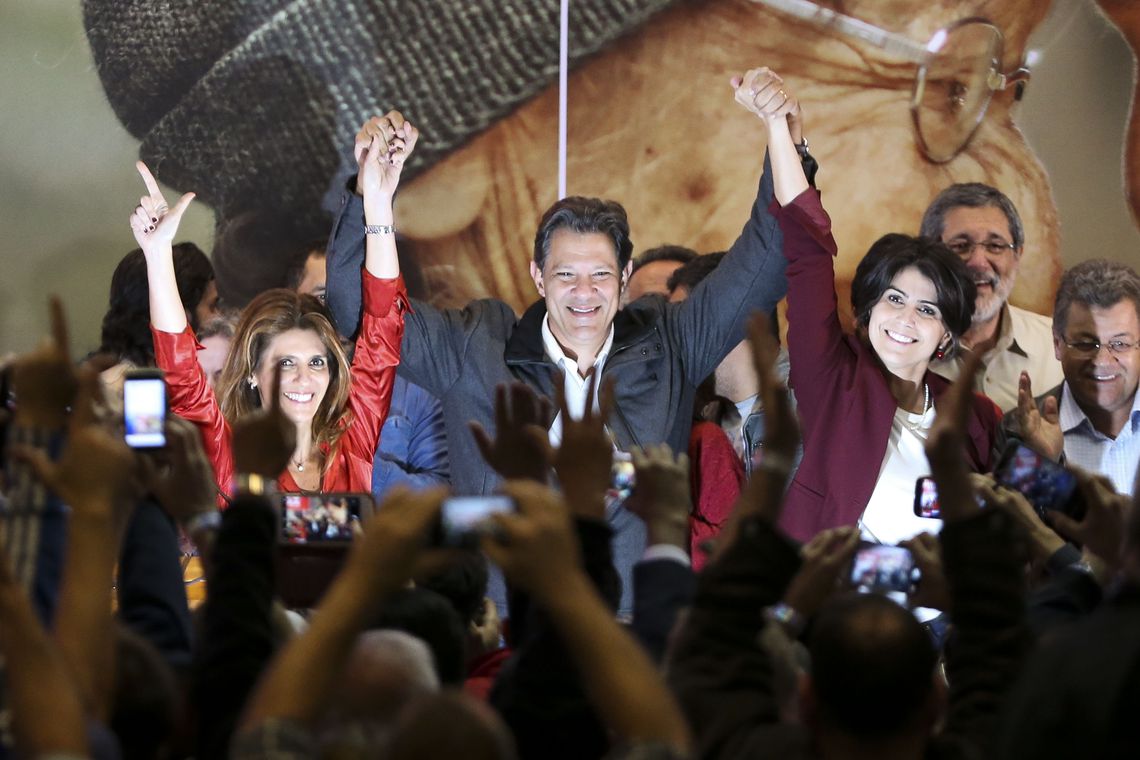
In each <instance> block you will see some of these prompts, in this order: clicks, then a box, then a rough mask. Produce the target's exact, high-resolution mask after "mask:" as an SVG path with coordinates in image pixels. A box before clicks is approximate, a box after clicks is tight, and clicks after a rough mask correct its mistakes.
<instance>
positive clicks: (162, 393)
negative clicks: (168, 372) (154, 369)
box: [123, 373, 166, 449]
mask: <svg viewBox="0 0 1140 760" xmlns="http://www.w3.org/2000/svg"><path fill="white" fill-rule="evenodd" d="M123 422H124V424H125V427H126V441H127V445H128V446H131V447H133V448H136V449H158V448H162V447H163V446H165V445H166V433H165V430H164V428H165V426H166V381H164V380H163V379H162V375H161V374H158V373H148V374H145V375H131V374H128V375H127V377H126V379H125V380H124V381H123Z"/></svg>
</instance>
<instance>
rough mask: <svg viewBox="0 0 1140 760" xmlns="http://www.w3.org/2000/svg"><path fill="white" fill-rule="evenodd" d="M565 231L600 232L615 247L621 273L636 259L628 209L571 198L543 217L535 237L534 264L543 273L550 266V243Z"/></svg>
mask: <svg viewBox="0 0 1140 760" xmlns="http://www.w3.org/2000/svg"><path fill="white" fill-rule="evenodd" d="M561 229H567V230H570V231H571V232H576V233H578V234H579V235H585V234H588V233H591V232H599V233H601V234H603V235H606V236H607V237H609V239H610V240H611V241H612V242H613V244H614V255H615V256H617V263H618V269H619V270H622V269H625V265H626V264H628V263H629V259H630V256H632V255H633V241H631V240H630V239H629V220H628V219H627V218H626V215H625V209H624V208H622V205H621V204H620V203H618V202H617V201H607V200H603V199H601V198H583V197H582V196H580V195H571V196H568V197H566V198H563V199H562V200H560V201H558V202H557V203H555V204H554V205H553V206H551V207H550V208H548V209H547V210H546V213H545V214H543V215H542V221H541V222H539V224H538V232H536V233H535V235H534V263H535V264H536V265H537V266H538V268H539V269H542V268H543V267H544V266H545V264H546V257H547V255H548V254H549V253H550V241H551V239H552V238H553V237H554V233H555V232H557V231H558V230H561Z"/></svg>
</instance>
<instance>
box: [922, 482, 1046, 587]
mask: <svg viewBox="0 0 1140 760" xmlns="http://www.w3.org/2000/svg"><path fill="white" fill-rule="evenodd" d="M970 480H971V481H972V482H973V483H974V488H975V490H976V491H977V493H978V496H979V497H981V499H982V501H984V502H985V504H986V505H987V506H991V507H995V508H997V509H1000V510H1001V511H1003V512H1005V513H1006V514H1007V515H1009V516H1010V517H1012V518H1013V520H1014V522H1017V523H1019V524H1020V525H1021V526H1022V527H1023V528H1024V529H1025V533H1026V535H1027V536H1028V537H1029V550H1030V552H1031V553H1032V554H1033V557H1034V558H1035V559H1037V560H1039V561H1041V562H1044V561H1046V560H1048V559H1049V558H1050V557H1051V556H1053V554H1054V553H1055V552H1056V551H1057V550H1058V549H1060V548H1061V547H1062V546H1064V545H1065V540H1064V539H1062V538H1061V537H1060V536H1058V535H1057V534H1056V532H1054V531H1053V529H1052V528H1050V527H1049V526H1048V525H1046V524H1045V523H1044V522H1042V521H1041V518H1040V517H1038V515H1037V510H1036V509H1034V508H1033V505H1032V504H1030V503H1029V501H1028V500H1027V499H1026V498H1025V497H1024V496H1023V495H1022V494H1021V492H1020V491H1017V490H1015V489H1013V488H1005V487H1003V486H999V485H997V484H996V483H995V482H994V481H993V479H992V478H990V477H989V476H988V475H981V474H978V473H970ZM924 572H925V571H924ZM927 606H931V605H927Z"/></svg>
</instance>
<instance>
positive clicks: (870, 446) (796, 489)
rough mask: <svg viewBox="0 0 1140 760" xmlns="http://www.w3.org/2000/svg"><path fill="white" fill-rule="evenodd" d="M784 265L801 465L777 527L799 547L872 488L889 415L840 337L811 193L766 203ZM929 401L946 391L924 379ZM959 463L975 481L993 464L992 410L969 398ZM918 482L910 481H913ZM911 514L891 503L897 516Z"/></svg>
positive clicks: (880, 390)
mask: <svg viewBox="0 0 1140 760" xmlns="http://www.w3.org/2000/svg"><path fill="white" fill-rule="evenodd" d="M772 212H773V214H775V215H776V217H777V219H779V222H780V229H782V230H783V233H784V256H785V257H786V258H787V260H788V268H787V277H788V353H789V356H790V359H791V374H790V376H789V380H790V384H791V386H792V388H793V390H794V391H795V393H796V403H797V405H798V411H799V415H800V422H801V425H802V426H803V438H804V458H803V462H802V463H801V464H800V467H799V469H798V470H797V471H796V475H795V478H794V479H793V480H792V484H791V486H790V488H789V490H788V495H787V502H786V504H785V506H784V512H783V517H782V519H781V520H780V525H781V527H782V528H783V529H784V530H785V531H787V533H788V534H789V535H790V536H792V537H793V538H795V539H797V540H799V541H807V540H808V539H810V538H811V537H812V536H814V535H815V534H816V533H818V532H819V531H821V530H823V529H824V528H833V527H836V526H840V525H854V524H855V523H856V522H857V521H858V520H859V517H860V516H861V515H862V514H863V510H864V509H865V508H866V506H867V502H868V501H869V500H870V498H871V493H872V492H873V491H874V489H875V481H876V480H877V479H878V476H879V470H880V468H881V466H882V463H883V457H884V455H885V454H886V450H887V442H888V440H889V438H890V432H891V423H892V421H893V420H894V416H895V410H896V409H897V407H898V404H897V403H896V401H895V399H894V396H892V395H891V391H890V388H889V387H888V385H887V380H886V378H885V377H884V376H883V369H882V365H881V364H880V363H879V360H878V357H877V356H876V355H875V352H874V351H873V350H872V349H871V347H870V346H868V345H866V344H864V343H863V341H862V340H860V339H859V338H857V337H855V336H852V335H847V334H845V333H844V332H843V329H842V327H841V326H840V323H839V313H838V311H837V308H836V297H835V266H834V264H833V261H832V259H833V257H834V256H835V253H836V247H835V238H834V237H833V236H832V234H831V218H830V217H829V216H828V215H827V212H826V211H824V210H823V206H822V205H821V204H820V200H819V192H818V191H816V190H814V189H808V190H805V191H804V192H803V193H801V194H800V195H799V196H797V197H796V199H795V200H794V201H792V202H791V203H790V204H788V205H787V206H786V207H783V208H780V207H779V206H778V205H777V204H775V203H773V204H772ZM925 380H926V383H927V384H928V385H929V387H930V393H931V396H932V397H933V398H934V400H935V403H937V400H938V398H939V397H940V396H941V395H942V394H943V393H944V392H945V391H946V389H947V388H948V387H949V385H950V384H949V383H948V382H947V381H946V380H944V379H942V378H941V377H938V376H937V375H935V374H934V373H932V372H927V373H926V378H925ZM973 407H974V408H973V410H972V411H971V413H970V420H969V426H968V438H969V443H968V446H967V451H966V456H967V460H968V462H969V464H970V466H971V467H972V468H973V469H974V470H975V471H976V472H989V471H990V470H992V469H993V465H994V461H993V458H994V450H995V448H996V444H997V440H998V435H999V427H1000V423H1001V410H999V409H998V407H997V406H996V405H995V404H994V403H993V401H991V400H990V399H989V398H988V397H986V396H983V395H981V394H978V393H975V394H974V404H973ZM919 474H921V473H916V477H917V476H918V475H919ZM910 508H911V505H910V504H909V503H908V504H900V505H899V509H910Z"/></svg>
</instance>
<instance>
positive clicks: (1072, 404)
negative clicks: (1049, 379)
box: [1057, 382, 1140, 438]
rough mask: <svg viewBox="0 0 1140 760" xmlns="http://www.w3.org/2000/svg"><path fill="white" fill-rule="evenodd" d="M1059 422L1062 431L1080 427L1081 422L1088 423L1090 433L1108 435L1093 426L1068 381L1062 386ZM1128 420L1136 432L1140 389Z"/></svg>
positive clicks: (1139, 418) (1139, 409)
mask: <svg viewBox="0 0 1140 760" xmlns="http://www.w3.org/2000/svg"><path fill="white" fill-rule="evenodd" d="M1057 422H1058V423H1059V424H1060V426H1061V432H1062V433H1068V432H1070V431H1072V430H1075V429H1076V428H1078V427H1079V426H1080V425H1081V423H1086V424H1087V426H1088V433H1089V434H1091V435H1095V436H1097V437H1100V438H1105V437H1106V436H1104V435H1102V434H1101V433H1099V432H1097V430H1096V428H1094V427H1093V424H1092V421H1091V420H1089V418H1088V415H1087V414H1085V412H1084V410H1083V409H1081V407H1080V406H1079V405H1078V404H1077V400H1076V398H1074V397H1073V391H1072V390H1071V389H1070V388H1069V383H1068V382H1066V383H1065V384H1064V385H1063V386H1062V387H1061V403H1060V408H1059V409H1058V414H1057ZM1128 422H1129V424H1130V425H1131V426H1132V430H1133V432H1136V425H1137V424H1138V422H1140V391H1137V392H1136V393H1135V394H1133V396H1132V412H1131V413H1130V414H1129V415H1128Z"/></svg>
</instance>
